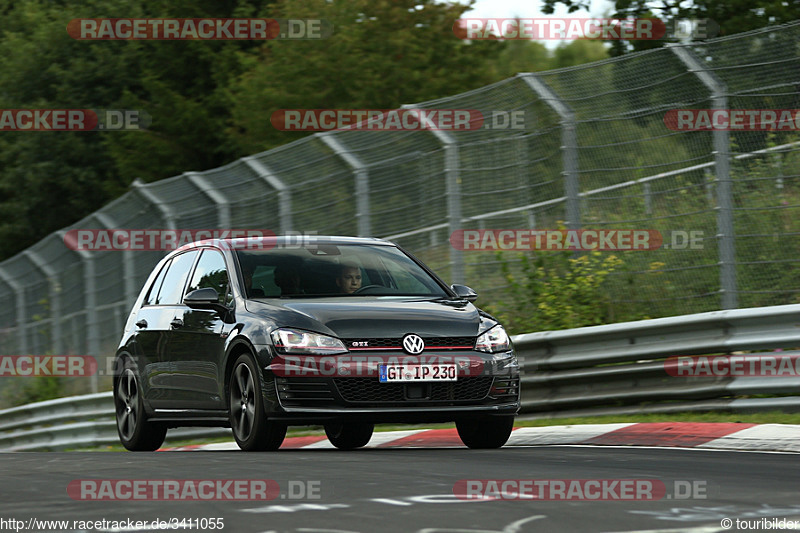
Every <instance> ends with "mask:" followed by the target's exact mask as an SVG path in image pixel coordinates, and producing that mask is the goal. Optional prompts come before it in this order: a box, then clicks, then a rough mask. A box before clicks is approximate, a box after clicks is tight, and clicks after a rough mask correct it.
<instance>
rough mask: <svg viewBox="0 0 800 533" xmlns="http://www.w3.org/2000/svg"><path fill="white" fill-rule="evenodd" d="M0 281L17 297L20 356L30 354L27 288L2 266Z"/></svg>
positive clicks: (18, 347)
mask: <svg viewBox="0 0 800 533" xmlns="http://www.w3.org/2000/svg"><path fill="white" fill-rule="evenodd" d="M0 279H2V280H3V281H4V282H5V283H6V285H8V286H9V287H11V290H12V291H14V294H15V296H16V304H17V306H16V307H17V338H18V339H19V342H17V349H18V350H19V354H20V355H27V353H28V327H27V320H28V319H27V317H26V315H27V309H26V307H27V306H26V305H25V287H23V286H22V284H21V283H19V282H18V281H17V280H16V279H15V278H14V277H13V276H12V275H11V274H9V273H8V272H6V270H5V268H3V267H2V266H0Z"/></svg>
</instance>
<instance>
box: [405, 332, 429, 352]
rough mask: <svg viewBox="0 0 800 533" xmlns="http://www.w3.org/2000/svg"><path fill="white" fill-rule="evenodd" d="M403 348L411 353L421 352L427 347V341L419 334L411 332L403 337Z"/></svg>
mask: <svg viewBox="0 0 800 533" xmlns="http://www.w3.org/2000/svg"><path fill="white" fill-rule="evenodd" d="M403 349H404V350H405V351H406V352H407V353H410V354H411V355H417V354H420V353H422V350H424V349H425V341H423V340H422V337H420V336H419V335H414V334H413V333H411V334H410V335H406V336H405V337H403Z"/></svg>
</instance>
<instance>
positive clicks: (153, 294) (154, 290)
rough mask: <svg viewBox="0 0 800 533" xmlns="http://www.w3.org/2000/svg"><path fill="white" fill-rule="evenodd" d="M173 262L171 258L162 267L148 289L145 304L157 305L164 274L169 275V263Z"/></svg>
mask: <svg viewBox="0 0 800 533" xmlns="http://www.w3.org/2000/svg"><path fill="white" fill-rule="evenodd" d="M171 263H172V261H171V260H170V261H167V263H166V264H165V265H164V266H163V267H161V272H159V273H158V276H156V279H155V281H153V284H152V285H150V290H148V291H147V298H145V299H144V305H156V303H158V291H159V290H161V285H162V284H163V283H164V276H166V275H167V270H169V265H170V264H171Z"/></svg>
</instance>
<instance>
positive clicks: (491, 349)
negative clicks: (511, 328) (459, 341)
mask: <svg viewBox="0 0 800 533" xmlns="http://www.w3.org/2000/svg"><path fill="white" fill-rule="evenodd" d="M475 349H476V350H478V351H479V352H486V353H497V352H506V351H508V350H510V349H511V339H509V338H508V334H506V330H504V329H503V326H501V325H500V324H498V325H496V326H495V327H493V328H492V329H490V330H489V331H487V332H485V333H483V334H482V335H480V336H479V337H478V340H477V341H476V342H475Z"/></svg>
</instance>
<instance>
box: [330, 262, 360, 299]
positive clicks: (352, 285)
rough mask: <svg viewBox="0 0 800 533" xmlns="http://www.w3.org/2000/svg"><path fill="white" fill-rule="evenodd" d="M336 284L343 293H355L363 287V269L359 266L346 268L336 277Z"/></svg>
mask: <svg viewBox="0 0 800 533" xmlns="http://www.w3.org/2000/svg"><path fill="white" fill-rule="evenodd" d="M336 284H337V285H338V286H339V288H340V289H341V290H342V292H343V293H346V294H353V293H354V292H356V291H357V290H358V289H360V288H361V270H360V269H358V268H345V269H344V270H343V271H342V274H341V275H340V276H339V277H338V278H336Z"/></svg>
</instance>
